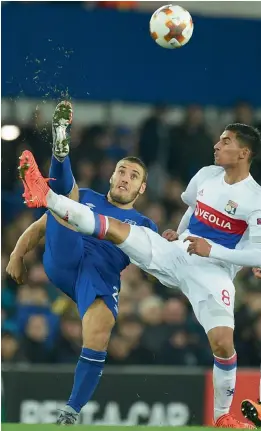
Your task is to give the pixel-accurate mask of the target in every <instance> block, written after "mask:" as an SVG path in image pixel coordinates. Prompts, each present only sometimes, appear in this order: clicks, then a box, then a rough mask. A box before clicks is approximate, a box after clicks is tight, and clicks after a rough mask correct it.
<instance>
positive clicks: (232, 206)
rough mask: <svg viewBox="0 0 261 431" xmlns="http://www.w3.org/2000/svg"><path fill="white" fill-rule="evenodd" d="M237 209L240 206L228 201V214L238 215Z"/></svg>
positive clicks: (226, 207)
mask: <svg viewBox="0 0 261 431" xmlns="http://www.w3.org/2000/svg"><path fill="white" fill-rule="evenodd" d="M237 207H238V204H236V203H235V202H233V201H228V203H227V204H226V206H225V211H226V212H227V213H228V214H232V215H235V214H236V210H237Z"/></svg>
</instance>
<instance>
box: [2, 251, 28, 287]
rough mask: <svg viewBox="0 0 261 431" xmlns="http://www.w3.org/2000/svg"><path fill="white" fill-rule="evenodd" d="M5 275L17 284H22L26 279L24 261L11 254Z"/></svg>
mask: <svg viewBox="0 0 261 431" xmlns="http://www.w3.org/2000/svg"><path fill="white" fill-rule="evenodd" d="M6 272H7V274H9V275H10V277H12V279H13V280H14V281H16V283H18V284H24V283H25V282H26V279H27V270H26V266H25V264H24V259H23V258H22V257H21V256H16V255H15V254H11V256H10V260H9V263H8V265H7V267H6Z"/></svg>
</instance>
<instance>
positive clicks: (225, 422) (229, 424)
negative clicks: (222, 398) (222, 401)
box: [215, 413, 256, 430]
mask: <svg viewBox="0 0 261 431" xmlns="http://www.w3.org/2000/svg"><path fill="white" fill-rule="evenodd" d="M215 427H216V428H237V429H249V430H253V429H256V427H255V426H254V425H251V424H247V423H244V422H239V421H238V420H237V419H236V418H235V417H234V416H233V415H231V414H230V413H227V414H225V415H222V416H220V418H218V420H217V421H216V423H215Z"/></svg>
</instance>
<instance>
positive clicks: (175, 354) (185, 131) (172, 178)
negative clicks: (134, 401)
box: [2, 102, 261, 366]
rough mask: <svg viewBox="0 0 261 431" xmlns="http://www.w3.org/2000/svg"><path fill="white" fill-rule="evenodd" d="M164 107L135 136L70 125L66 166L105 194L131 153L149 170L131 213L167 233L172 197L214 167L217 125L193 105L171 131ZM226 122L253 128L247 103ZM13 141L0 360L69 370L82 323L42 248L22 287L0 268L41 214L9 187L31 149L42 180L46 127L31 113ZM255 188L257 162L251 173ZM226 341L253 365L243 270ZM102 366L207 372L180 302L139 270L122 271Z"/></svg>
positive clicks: (204, 352) (257, 287) (179, 206)
mask: <svg viewBox="0 0 261 431" xmlns="http://www.w3.org/2000/svg"><path fill="white" fill-rule="evenodd" d="M167 110H168V107H166V106H155V107H154V108H153V110H152V113H151V115H150V116H149V118H147V119H146V120H145V121H144V122H143V123H142V124H141V125H140V127H139V128H138V129H137V130H133V129H129V128H127V127H126V126H124V125H117V126H115V125H114V126H112V125H110V124H104V125H103V126H101V125H95V124H93V125H88V126H86V127H85V128H79V127H78V126H73V127H72V131H71V135H72V150H71V160H72V167H73V172H74V175H75V178H76V180H77V182H78V184H79V186H80V187H91V188H93V189H95V190H96V191H98V192H100V193H107V191H108V186H109V179H110V176H111V174H112V172H113V169H114V166H115V163H116V162H117V161H118V160H119V159H120V158H122V157H124V156H127V155H139V156H140V157H141V158H142V159H143V160H144V162H145V163H146V164H147V165H148V167H149V181H148V190H147V192H146V194H145V195H143V196H142V197H141V198H140V199H139V201H138V203H137V209H138V210H140V211H142V212H143V213H144V214H145V215H147V216H148V217H150V218H151V219H153V220H154V221H155V222H156V223H157V225H158V227H159V231H160V232H163V230H164V229H165V228H169V227H171V228H173V229H176V228H177V226H178V223H179V221H180V219H181V216H182V214H183V213H184V211H185V207H184V204H183V203H182V202H181V199H180V195H181V193H182V191H183V190H184V188H185V186H186V184H187V183H188V181H189V180H190V178H191V177H192V176H193V175H194V174H195V173H196V172H197V171H198V170H199V169H200V168H201V167H202V166H204V165H209V164H212V163H213V145H214V143H215V142H216V140H217V138H218V136H219V133H221V132H222V127H223V126H224V125H223V124H220V125H216V130H215V131H214V132H213V131H212V130H210V129H209V128H208V127H207V126H206V124H205V120H204V115H203V110H202V109H201V107H199V106H190V107H188V108H187V110H186V115H185V117H184V120H183V122H182V123H180V124H179V125H175V126H170V125H169V124H168V123H167V122H166V114H167ZM233 115H234V118H233V120H234V121H239V122H244V123H247V124H253V125H256V126H257V127H260V124H256V121H255V113H254V111H253V110H252V109H251V107H250V106H249V105H248V104H247V103H245V102H244V103H243V102H242V103H239V104H238V105H237V106H236V107H235V110H234V114H233ZM18 126H19V127H20V129H21V134H20V136H19V138H17V139H16V140H15V141H12V142H10V141H9V142H7V141H3V142H2V361H3V363H13V362H23V363H73V364H74V363H76V361H77V358H78V356H79V353H80V350H81V323H80V321H79V317H78V313H77V310H76V308H75V306H74V304H73V303H72V302H71V301H70V300H69V299H68V298H67V297H66V296H64V295H62V294H61V292H60V291H59V290H58V289H56V288H55V287H54V286H53V285H51V283H50V282H49V280H48V279H47V276H46V274H45V272H44V269H43V266H42V263H41V258H42V253H43V247H44V245H43V244H42V245H40V246H39V247H38V248H37V249H36V250H34V251H32V252H30V253H29V254H28V255H27V257H26V259H25V264H26V267H27V270H28V272H27V274H28V281H27V284H25V285H23V286H17V285H16V284H15V283H14V282H13V281H12V280H11V279H9V278H8V277H7V276H6V273H5V268H6V265H7V262H8V259H9V255H10V253H11V252H12V250H13V248H14V245H15V243H16V241H17V239H18V237H19V236H20V235H21V234H22V233H23V231H24V230H25V229H26V228H27V227H28V226H29V225H30V224H31V223H32V222H33V221H34V220H35V218H37V217H39V216H40V215H41V214H42V213H43V212H42V210H25V209H24V206H23V202H22V197H21V193H22V190H21V185H20V184H19V181H18V180H17V173H16V172H17V170H16V166H17V160H18V156H19V155H20V153H21V151H22V150H23V149H25V148H26V149H31V150H32V151H33V152H34V154H35V156H36V159H37V162H38V163H39V165H40V168H41V170H42V171H43V173H44V174H45V175H46V176H47V175H48V169H49V164H50V155H51V147H50V143H51V141H52V138H51V128H50V124H44V123H43V121H42V117H41V112H40V111H36V115H33V116H32V121H31V124H27V125H26V126H24V125H19V124H18ZM252 174H253V176H254V178H255V179H256V180H257V181H258V182H260V183H261V159H260V158H259V159H258V160H257V161H256V163H255V164H254V165H253V167H252ZM236 285H237V299H236V314H235V316H236V317H235V318H236V331H235V342H236V348H237V351H238V360H239V365H241V366H258V365H259V364H260V361H261V282H260V280H259V281H258V280H257V279H255V278H254V277H253V275H252V273H251V271H250V270H247V269H245V270H243V271H241V272H240V274H239V275H238V277H237V280H236ZM107 363H108V364H128V365H130V364H153V365H156V364H161V365H202V366H210V365H212V355H211V352H210V349H209V347H208V342H207V338H206V335H205V333H204V331H203V329H202V328H201V327H200V325H199V324H198V322H197V321H196V319H195V316H194V314H193V311H192V309H191V307H190V305H189V303H188V301H187V299H186V298H185V297H183V296H182V295H181V294H180V293H179V291H178V290H175V289H167V288H165V287H163V286H162V285H160V284H159V283H158V282H157V281H156V280H155V279H153V278H151V277H147V276H146V275H145V274H143V273H142V272H141V271H140V270H139V269H138V268H136V267H134V266H130V267H129V268H127V269H126V270H125V271H124V273H123V274H122V289H121V293H120V306H119V317H118V321H117V324H116V327H115V328H114V330H113V334H112V338H111V342H110V345H109V348H108V361H107Z"/></svg>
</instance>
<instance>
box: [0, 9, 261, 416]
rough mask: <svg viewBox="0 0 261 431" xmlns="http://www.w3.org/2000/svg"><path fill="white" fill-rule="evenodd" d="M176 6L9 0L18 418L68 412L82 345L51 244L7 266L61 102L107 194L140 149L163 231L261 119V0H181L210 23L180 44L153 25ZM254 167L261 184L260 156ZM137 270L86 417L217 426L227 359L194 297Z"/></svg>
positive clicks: (245, 316) (259, 334) (253, 348)
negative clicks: (224, 139) (25, 190)
mask: <svg viewBox="0 0 261 431" xmlns="http://www.w3.org/2000/svg"><path fill="white" fill-rule="evenodd" d="M161 4H164V3H162V2H70V1H69V2H61V1H60V2H50V3H48V2H39V3H35V2H19V3H18V2H2V37H3V43H2V59H3V64H2V96H3V100H2V258H1V259H2V364H3V365H2V368H3V392H2V393H3V410H2V413H3V420H8V421H13V422H14V421H23V422H27V423H30V422H31V423H34V422H54V421H55V411H56V407H57V406H59V405H60V404H59V403H61V402H62V401H63V400H65V399H66V398H67V396H68V394H69V391H70V385H71V382H72V376H73V374H72V373H73V367H74V365H75V363H76V361H77V358H78V355H79V352H80V348H81V329H80V322H79V320H78V316H77V312H76V310H75V307H74V306H73V305H72V304H71V303H70V302H69V301H68V300H67V299H66V298H65V297H64V296H62V295H61V293H60V292H59V291H57V290H56V289H55V288H54V287H53V286H52V285H50V283H49V282H48V280H47V278H46V275H45V273H44V270H43V267H42V263H41V254H42V251H43V248H42V247H39V248H38V249H37V250H36V251H35V252H31V253H30V254H29V255H28V256H27V258H26V264H27V267H28V283H27V284H26V285H24V286H20V287H18V286H17V285H16V284H15V283H14V282H12V280H10V279H9V278H7V277H6V274H5V267H6V265H7V262H8V256H9V254H10V252H11V251H12V249H13V247H14V245H15V242H16V240H17V238H18V237H19V235H20V234H21V233H22V232H23V231H24V230H25V228H26V227H27V226H29V225H30V224H31V223H32V222H33V220H34V219H35V218H36V217H39V216H40V215H41V211H28V210H25V209H24V206H23V203H22V198H21V187H20V184H19V182H18V181H17V174H16V165H17V158H18V156H19V154H20V152H21V150H23V149H24V148H29V149H32V150H33V152H34V153H35V155H36V158H37V161H38V163H39V164H40V166H41V168H42V170H43V171H44V172H45V174H46V175H47V173H48V166H49V162H50V154H51V147H50V143H51V127H50V124H51V117H52V112H53V109H54V107H55V105H56V103H57V102H58V101H59V100H61V99H63V98H67V97H68V98H70V99H71V100H72V101H73V104H74V112H75V116H74V124H73V127H72V151H71V158H72V164H73V170H74V173H75V177H76V179H77V182H78V184H79V185H80V186H83V187H92V188H94V189H95V190H97V191H99V192H101V193H106V192H107V190H108V180H109V178H110V175H111V173H112V171H113V167H114V165H115V162H116V161H117V160H118V159H119V158H121V157H123V156H125V155H129V154H132V155H133V154H134V155H139V156H141V157H142V158H143V160H144V161H145V162H146V163H147V164H148V166H149V171H150V175H149V183H148V192H147V193H146V196H144V197H142V198H141V199H140V200H139V202H138V208H139V209H140V210H141V211H142V212H144V213H145V214H146V215H147V216H149V217H151V218H152V219H153V220H154V221H155V222H156V223H157V224H158V226H159V230H160V232H162V231H163V230H164V229H165V228H166V227H170V226H171V227H173V228H174V229H175V228H176V227H177V225H178V223H179V220H180V218H181V216H182V213H183V212H184V210H185V208H184V205H183V204H182V202H181V200H180V194H181V192H182V191H183V190H184V188H185V186H186V184H187V183H188V181H189V179H190V178H191V177H192V176H193V175H194V173H195V172H196V171H197V170H198V169H200V168H201V167H202V166H204V165H208V164H211V163H212V160H213V158H212V153H213V150H212V146H213V143H214V142H215V141H216V139H217V138H218V136H219V134H220V132H221V131H222V128H223V127H224V125H225V124H227V123H228V122H230V121H240V122H245V123H248V124H253V125H256V126H257V127H260V125H261V96H260V91H258V89H259V87H260V85H259V78H260V76H261V57H260V55H259V54H260V53H259V42H258V41H260V40H261V5H260V3H259V2H251V6H250V5H249V4H250V2H248V3H247V4H246V2H228V3H225V2H206V4H205V3H204V2H182V4H183V5H184V6H185V7H188V9H189V10H190V12H191V13H192V15H193V20H194V23H195V32H194V36H193V37H192V40H191V41H190V43H189V44H188V45H187V46H186V47H184V48H182V49H181V50H177V51H168V50H163V49H161V48H159V47H158V46H156V45H155V43H154V42H153V41H152V40H151V39H150V37H149V35H148V21H149V17H150V14H151V12H152V11H153V10H154V9H155V8H156V7H158V6H159V5H161ZM211 5H212V6H211ZM8 125H9V126H10V125H11V126H16V127H9V128H8V127H4V126H8ZM252 173H253V175H254V177H255V179H256V180H257V181H258V182H259V183H261V159H260V158H259V160H257V162H256V163H255V165H253V170H252ZM122 280H123V281H122V291H121V295H120V311H119V319H118V322H117V325H116V328H115V331H114V333H113V336H112V339H111V343H110V346H109V350H108V361H107V363H108V366H107V369H106V370H107V371H105V373H104V377H103V379H102V382H101V384H100V386H99V388H98V390H97V392H96V394H95V396H94V398H93V401H91V402H90V403H89V404H88V406H87V407H86V408H85V409H84V412H83V415H82V417H81V421H82V423H108V424H119V423H121V424H123V423H125V424H127V423H129V424H139V423H143V424H151V425H154V424H155V425H158V424H161V425H183V424H186V423H189V424H193V423H195V424H202V423H204V422H205V423H210V422H209V421H210V415H211V406H210V405H209V400H210V399H211V394H210V392H211V381H210V380H211V379H210V371H208V370H211V366H212V356H211V352H210V350H209V347H208V344H207V339H206V336H205V334H204V332H203V330H202V329H201V328H200V326H199V325H198V323H197V322H196V320H195V318H194V316H193V313H192V311H191V308H190V306H189V304H188V302H187V301H186V299H185V298H184V297H182V296H181V295H180V294H179V292H178V291H175V290H168V289H166V288H163V287H162V286H160V285H159V284H158V283H157V282H156V281H155V280H152V279H147V278H146V277H144V275H143V274H142V273H141V272H140V271H139V270H138V269H137V268H135V267H130V268H128V269H127V270H126V271H125V272H124V274H123V276H122ZM236 285H237V300H236V314H235V316H236V332H235V341H236V347H237V352H238V361H239V365H240V366H241V367H242V372H241V374H240V375H239V378H238V390H237V395H236V396H237V399H236V402H235V403H234V411H235V413H236V414H237V415H238V413H239V404H238V401H239V400H240V399H241V398H245V397H248V396H250V395H252V397H253V398H256V397H257V393H258V376H259V373H258V370H257V367H258V366H259V364H260V360H261V286H260V281H257V280H256V279H255V278H254V277H253V276H252V274H251V271H250V270H247V269H245V270H243V271H241V273H240V274H239V276H238V278H237V281H236ZM123 366H124V367H123ZM251 379H252V380H251Z"/></svg>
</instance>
